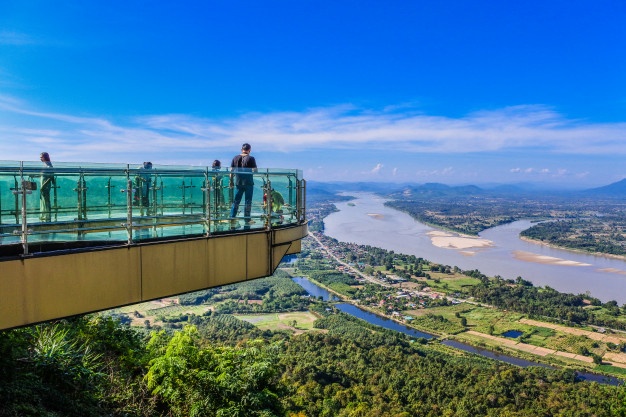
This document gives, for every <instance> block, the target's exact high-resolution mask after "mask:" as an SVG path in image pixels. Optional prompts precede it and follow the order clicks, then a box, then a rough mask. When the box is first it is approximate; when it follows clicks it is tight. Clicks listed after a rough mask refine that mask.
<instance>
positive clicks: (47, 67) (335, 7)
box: [0, 0, 626, 187]
mask: <svg viewBox="0 0 626 417" xmlns="http://www.w3.org/2000/svg"><path fill="white" fill-rule="evenodd" d="M624 22H626V3H625V2H623V1H621V0H613V1H611V0H593V1H577V0H550V1H545V0H529V1H508V0H503V1H481V0H474V1H450V0H441V1H426V0H419V1H418V0H414V1H406V0H404V1H399V0H397V1H394V0H391V1H368V0H358V1H351V0H346V1H336V0H333V1H326V0H320V1H307V0H273V1H269V0H265V1H245V0H242V1H178V2H165V1H162V2H159V1H148V0H124V1H118V0H108V1H97V0H94V1H81V0H76V1H70V0H59V1H50V0H48V1H33V0H3V1H2V2H0V149H1V155H0V159H2V160H31V161H32V160H38V155H39V152H41V151H44V150H45V151H48V152H49V153H50V154H51V156H52V158H53V161H86V162H128V163H140V162H141V161H144V160H151V161H152V162H154V163H158V164H188V165H207V164H210V163H211V161H213V159H216V158H217V159H221V160H222V161H223V162H224V161H230V159H231V158H232V156H233V155H234V154H236V153H237V152H238V150H239V148H240V146H241V143H243V142H250V143H251V144H252V153H253V155H255V156H256V157H257V161H258V163H259V165H260V166H262V167H264V168H299V169H302V170H303V172H304V176H305V178H306V179H309V180H316V181H390V182H415V183H425V182H442V183H447V184H467V183H473V184H486V183H521V182H524V183H526V182H532V183H541V184H544V185H547V186H551V185H556V186H562V187H592V186H598V185H605V184H608V183H611V182H614V181H618V180H621V179H622V178H625V177H626V165H625V164H624V163H623V161H624V158H625V157H626V24H625V23H624Z"/></svg>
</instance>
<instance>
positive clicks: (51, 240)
mask: <svg viewBox="0 0 626 417" xmlns="http://www.w3.org/2000/svg"><path fill="white" fill-rule="evenodd" d="M249 182H253V185H250V186H247V188H248V192H250V190H251V193H252V197H251V200H250V201H249V204H246V197H245V190H244V189H245V188H246V186H244V183H249ZM304 184H305V182H304V180H303V179H302V172H301V171H300V170H288V169H258V170H257V171H256V172H236V173H235V172H231V171H230V169H223V170H213V169H212V168H208V167H185V166H165V165H154V166H152V168H150V169H144V168H143V167H137V166H130V165H122V164H81V163H55V164H54V167H45V166H43V164H42V163H41V162H15V161H0V248H2V247H5V249H6V248H7V247H8V246H12V247H15V248H14V249H13V252H15V254H17V255H28V254H29V253H30V254H32V253H35V252H41V251H48V250H55V248H56V249H64V248H75V247H79V246H93V245H101V244H114V243H126V244H132V243H134V242H142V241H149V240H158V239H167V238H180V237H188V236H200V235H206V236H209V235H212V234H220V233H237V232H240V231H246V230H254V229H267V228H278V227H285V226H289V225H294V224H301V223H302V222H304V221H305V217H306V216H305V204H304V195H305V194H304V193H305V190H304V188H305V185H304ZM240 193H241V194H242V195H241V202H240V204H239V207H238V210H237V212H236V213H235V212H233V211H232V209H233V202H234V201H235V198H236V197H237V196H238V194H240ZM248 198H250V197H248ZM5 252H6V251H5Z"/></svg>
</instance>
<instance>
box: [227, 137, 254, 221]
mask: <svg viewBox="0 0 626 417" xmlns="http://www.w3.org/2000/svg"><path fill="white" fill-rule="evenodd" d="M251 149H252V147H251V146H250V144H249V143H244V144H243V145H241V154H239V155H237V156H235V157H234V158H233V161H232V162H231V164H230V167H231V170H232V172H231V175H230V180H231V185H233V176H234V186H235V187H236V188H237V191H236V193H235V197H234V199H233V205H232V206H231V208H230V217H231V219H234V218H235V217H237V212H238V211H239V204H240V203H241V197H243V196H245V203H244V204H245V205H244V209H243V216H244V219H245V221H246V224H252V223H254V221H253V220H252V219H250V212H251V211H252V192H253V191H254V179H253V175H252V173H253V172H256V171H257V166H256V160H255V159H254V156H250V150H251ZM233 221H234V220H233ZM233 225H234V224H233Z"/></svg>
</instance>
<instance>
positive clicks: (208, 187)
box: [201, 168, 213, 237]
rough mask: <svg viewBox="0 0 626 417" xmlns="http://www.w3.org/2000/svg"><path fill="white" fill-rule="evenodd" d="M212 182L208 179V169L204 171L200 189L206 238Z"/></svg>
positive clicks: (209, 218) (208, 229)
mask: <svg viewBox="0 0 626 417" xmlns="http://www.w3.org/2000/svg"><path fill="white" fill-rule="evenodd" d="M212 184H213V181H211V178H210V177H209V169H208V168H207V169H206V171H204V187H202V188H201V190H202V192H203V193H204V204H205V206H204V222H205V224H206V236H207V237H209V236H210V235H211V194H212V192H211V191H212V190H213V185H212Z"/></svg>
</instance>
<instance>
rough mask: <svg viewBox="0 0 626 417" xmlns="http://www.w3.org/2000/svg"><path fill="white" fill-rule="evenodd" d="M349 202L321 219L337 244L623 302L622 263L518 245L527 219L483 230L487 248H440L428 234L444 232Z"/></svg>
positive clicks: (377, 206)
mask: <svg viewBox="0 0 626 417" xmlns="http://www.w3.org/2000/svg"><path fill="white" fill-rule="evenodd" d="M350 195H352V196H354V197H356V199H355V200H352V201H350V202H341V203H336V206H337V209H338V210H339V211H337V212H334V213H332V214H330V215H329V216H327V217H326V218H325V219H324V228H325V230H324V233H325V234H326V235H327V236H329V237H332V238H335V239H337V240H339V241H341V242H348V243H356V244H360V245H370V246H376V247H379V248H383V249H387V250H393V251H395V252H398V253H404V254H409V255H415V256H417V257H421V258H424V259H427V260H429V261H431V262H436V263H440V264H444V265H450V266H458V267H459V268H461V269H463V270H472V269H478V270H479V271H481V272H482V273H484V274H486V275H489V276H495V275H500V276H501V277H503V278H510V279H515V278H516V277H518V276H521V277H523V278H524V279H526V280H528V281H530V282H532V283H533V284H534V285H536V286H550V287H552V288H554V289H556V290H558V291H560V292H566V293H574V294H584V293H587V292H589V293H590V294H591V295H593V296H594V297H597V298H599V299H600V300H602V301H603V302H606V301H609V300H615V301H617V302H618V304H619V305H622V304H626V261H624V260H622V259H615V258H611V257H606V256H597V255H589V254H584V253H579V252H574V251H568V250H563V249H556V248H551V247H549V246H545V245H540V244H536V243H532V242H527V241H523V240H521V239H520V238H519V233H520V232H521V231H522V230H524V229H527V228H529V227H530V226H531V222H530V221H528V220H520V221H516V222H513V223H510V224H506V225H502V226H497V227H494V228H491V229H487V230H485V231H483V232H482V233H480V236H479V237H480V238H481V239H477V240H476V241H477V242H478V241H479V240H482V239H484V240H487V241H489V242H490V245H489V246H482V247H481V246H476V247H463V248H453V247H441V246H436V245H435V244H433V240H434V239H433V234H435V235H437V234H438V233H439V234H442V232H443V231H441V230H439V229H436V228H433V227H430V226H427V225H425V224H422V223H420V222H418V221H416V220H414V219H413V218H412V217H411V216H409V215H408V214H406V213H403V212H401V211H399V210H395V209H393V208H391V207H387V206H385V205H384V203H385V201H386V200H385V199H384V198H382V197H379V196H377V195H374V194H370V193H350Z"/></svg>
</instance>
